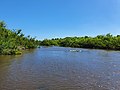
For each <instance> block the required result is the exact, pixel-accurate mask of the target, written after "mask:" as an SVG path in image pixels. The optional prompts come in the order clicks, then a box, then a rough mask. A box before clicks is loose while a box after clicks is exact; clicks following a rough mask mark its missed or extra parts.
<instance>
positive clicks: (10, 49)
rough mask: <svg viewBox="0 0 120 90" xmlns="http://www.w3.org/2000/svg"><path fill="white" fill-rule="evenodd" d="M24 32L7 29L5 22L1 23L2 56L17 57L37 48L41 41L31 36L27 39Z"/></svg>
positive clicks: (0, 48) (0, 53)
mask: <svg viewBox="0 0 120 90" xmlns="http://www.w3.org/2000/svg"><path fill="white" fill-rule="evenodd" d="M21 31H22V30H21V29H19V30H10V29H7V28H6V24H5V22H4V21H0V55H17V54H21V53H22V51H23V50H25V49H31V48H36V47H37V46H38V45H39V41H38V40H35V38H32V37H31V36H30V35H29V36H27V37H25V35H24V34H23V33H22V32H21Z"/></svg>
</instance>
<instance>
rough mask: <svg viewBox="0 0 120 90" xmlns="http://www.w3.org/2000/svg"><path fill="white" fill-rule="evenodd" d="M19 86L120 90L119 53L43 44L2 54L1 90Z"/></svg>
mask: <svg viewBox="0 0 120 90" xmlns="http://www.w3.org/2000/svg"><path fill="white" fill-rule="evenodd" d="M71 50H73V51H75V50H77V52H71ZM78 51H80V52H78ZM16 89H18V90H120V52H118V51H117V52H116V51H110V52H108V51H105V50H91V49H82V48H64V47H42V48H39V49H35V50H28V51H26V52H24V54H22V55H20V56H0V90H16Z"/></svg>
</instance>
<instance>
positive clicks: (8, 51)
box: [0, 21, 120, 55]
mask: <svg viewBox="0 0 120 90" xmlns="http://www.w3.org/2000/svg"><path fill="white" fill-rule="evenodd" d="M21 31H22V30H21V29H19V30H10V29H7V28H6V24H5V23H4V22H3V21H0V55H20V54H22V51H24V50H26V49H34V48H40V46H62V47H73V48H89V49H105V50H120V35H116V36H113V35H112V34H110V33H108V34H106V35H97V36H96V37H90V36H84V37H65V38H53V39H44V40H42V41H40V40H36V39H35V38H32V37H31V36H30V35H28V36H27V37H25V35H24V34H23V33H22V32H21Z"/></svg>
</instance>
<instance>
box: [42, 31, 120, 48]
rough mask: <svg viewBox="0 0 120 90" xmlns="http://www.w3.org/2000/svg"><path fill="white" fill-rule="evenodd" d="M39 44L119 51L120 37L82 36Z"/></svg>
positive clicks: (44, 41) (109, 35) (110, 35)
mask: <svg viewBox="0 0 120 90" xmlns="http://www.w3.org/2000/svg"><path fill="white" fill-rule="evenodd" d="M40 44H41V45H42V46H52V45H54V46H62V47H74V48H90V49H107V50H120V35H117V36H113V35H112V34H110V33H108V34H106V35H97V36H96V37H90V36H84V37H65V38H55V39H44V40H43V41H41V42H40Z"/></svg>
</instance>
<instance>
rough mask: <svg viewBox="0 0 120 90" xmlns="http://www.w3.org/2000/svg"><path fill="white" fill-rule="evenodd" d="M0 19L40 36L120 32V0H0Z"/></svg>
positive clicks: (115, 33) (32, 34) (27, 33)
mask: <svg viewBox="0 0 120 90" xmlns="http://www.w3.org/2000/svg"><path fill="white" fill-rule="evenodd" d="M0 20H4V21H5V22H6V23H7V27H8V28H10V29H22V32H23V33H24V34H25V35H31V36H33V37H34V36H37V39H44V38H56V37H66V36H85V35H88V36H96V35H98V34H106V33H111V34H113V35H117V34H120V0H0Z"/></svg>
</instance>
